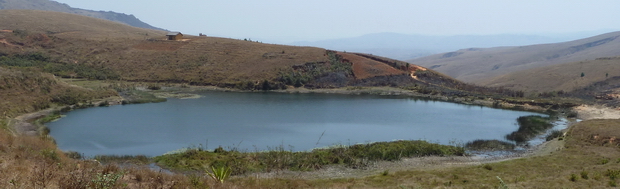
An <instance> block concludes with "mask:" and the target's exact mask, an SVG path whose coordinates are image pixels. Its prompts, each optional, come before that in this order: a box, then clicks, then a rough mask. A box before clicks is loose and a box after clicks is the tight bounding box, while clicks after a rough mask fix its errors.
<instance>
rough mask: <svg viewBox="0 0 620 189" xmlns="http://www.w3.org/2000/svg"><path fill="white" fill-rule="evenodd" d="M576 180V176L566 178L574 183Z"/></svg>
mask: <svg viewBox="0 0 620 189" xmlns="http://www.w3.org/2000/svg"><path fill="white" fill-rule="evenodd" d="M577 178H578V177H577V175H576V174H570V177H569V178H568V180H570V181H573V182H575V181H577Z"/></svg>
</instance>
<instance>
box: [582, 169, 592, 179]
mask: <svg viewBox="0 0 620 189" xmlns="http://www.w3.org/2000/svg"><path fill="white" fill-rule="evenodd" d="M580 174H581V178H582V179H586V180H588V179H589V178H590V177H588V172H587V171H581V173H580Z"/></svg>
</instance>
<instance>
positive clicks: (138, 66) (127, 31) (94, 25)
mask: <svg viewBox="0 0 620 189" xmlns="http://www.w3.org/2000/svg"><path fill="white" fill-rule="evenodd" d="M0 26H2V27H4V28H0V29H5V30H7V31H5V32H4V33H0V40H2V41H3V43H2V45H0V55H2V54H5V55H7V57H10V58H15V59H19V58H24V57H25V58H26V59H28V60H31V59H34V60H46V61H48V62H51V63H42V62H35V63H29V61H21V60H20V61H17V62H18V63H19V64H16V63H14V62H11V63H10V64H9V63H5V65H12V66H34V67H37V68H39V69H41V70H43V71H46V72H51V73H54V74H56V75H58V76H62V77H85V78H91V79H120V80H125V81H149V82H174V83H189V84H194V85H216V86H222V87H236V88H241V89H281V88H284V87H285V85H289V86H291V85H293V86H296V87H301V86H304V87H307V88H332V87H344V86H425V87H427V86H429V87H432V88H435V89H438V90H439V89H441V90H443V89H450V88H453V89H458V88H462V87H464V86H467V85H465V84H463V83H461V82H459V81H456V80H454V79H452V78H450V77H448V76H445V75H442V74H439V73H437V72H434V71H431V70H427V69H425V68H422V67H419V66H415V65H410V64H408V63H406V62H402V61H397V60H392V59H387V58H383V57H376V56H372V55H364V54H355V53H344V52H335V51H329V50H326V49H321V48H314V47H294V46H284V45H274V44H263V43H258V42H253V41H243V40H234V39H226V38H214V37H202V36H201V37H197V36H185V39H184V40H182V41H169V40H166V37H165V32H163V31H158V30H148V29H142V28H136V27H130V26H127V25H124V24H118V23H115V22H110V21H105V20H99V19H93V18H89V17H85V16H79V15H74V14H66V13H57V12H48V11H33V10H0ZM10 30H12V32H11V31H10ZM11 60H12V59H11ZM0 63H1V62H0ZM0 65H1V64H0Z"/></svg>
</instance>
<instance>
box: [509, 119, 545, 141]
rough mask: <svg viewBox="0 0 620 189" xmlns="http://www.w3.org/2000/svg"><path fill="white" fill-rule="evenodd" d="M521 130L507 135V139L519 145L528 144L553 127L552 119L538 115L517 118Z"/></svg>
mask: <svg viewBox="0 0 620 189" xmlns="http://www.w3.org/2000/svg"><path fill="white" fill-rule="evenodd" d="M517 122H518V123H519V129H518V130H517V131H515V132H512V133H510V134H508V135H506V139H508V140H511V141H515V142H517V144H519V143H524V142H527V141H528V140H530V139H532V138H534V137H536V135H538V134H542V133H543V132H545V131H546V130H547V129H550V128H552V127H553V124H551V123H550V118H548V117H542V116H537V115H532V116H521V117H519V118H517Z"/></svg>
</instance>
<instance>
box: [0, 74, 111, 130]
mask: <svg viewBox="0 0 620 189" xmlns="http://www.w3.org/2000/svg"><path fill="white" fill-rule="evenodd" d="M113 95H116V92H114V91H109V90H100V91H94V90H87V89H83V88H78V87H74V86H69V85H67V84H66V83H63V82H60V81H58V80H57V79H56V78H54V77H53V76H52V75H51V74H44V73H41V72H36V71H28V70H21V69H10V68H9V69H7V68H3V67H0V99H2V101H0V112H1V113H2V116H1V117H0V120H1V119H4V118H9V117H15V116H17V115H19V114H23V113H29V112H33V111H37V110H41V109H45V108H49V107H54V106H57V105H71V104H76V103H78V102H84V101H86V100H90V99H95V98H104V97H108V96H113Z"/></svg>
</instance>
